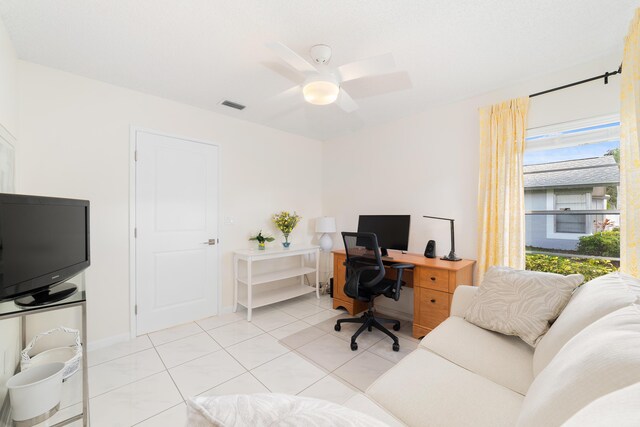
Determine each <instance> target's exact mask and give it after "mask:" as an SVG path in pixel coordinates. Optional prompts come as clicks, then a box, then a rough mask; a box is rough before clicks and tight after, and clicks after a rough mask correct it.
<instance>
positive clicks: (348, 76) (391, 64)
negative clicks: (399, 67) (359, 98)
mask: <svg viewBox="0 0 640 427" xmlns="http://www.w3.org/2000/svg"><path fill="white" fill-rule="evenodd" d="M395 68H396V62H395V61H394V60H393V55H392V54H390V53H385V54H384V55H380V56H374V57H372V58H367V59H363V60H361V61H355V62H351V63H349V64H344V65H341V66H339V67H338V74H339V75H340V81H343V82H347V81H349V80H355V79H359V78H361V77H366V76H375V75H379V74H386V73H390V72H392V71H394V70H395Z"/></svg>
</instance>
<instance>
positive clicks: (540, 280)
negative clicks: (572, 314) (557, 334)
mask: <svg viewBox="0 0 640 427" xmlns="http://www.w3.org/2000/svg"><path fill="white" fill-rule="evenodd" d="M583 280H584V277H583V276H582V275H581V274H572V275H569V276H563V275H560V274H554V273H541V272H538V271H527V270H515V269H513V268H509V267H491V268H490V269H489V270H488V271H487V272H486V273H485V275H484V279H483V281H482V283H481V284H480V288H479V289H478V292H477V293H476V295H475V297H474V298H473V300H472V301H471V304H470V305H469V307H468V308H467V310H466V312H465V314H464V318H465V320H466V321H468V322H470V323H473V324H474V325H477V326H480V327H481V328H484V329H489V330H490V331H496V332H500V333H502V334H505V335H516V336H518V337H520V338H521V339H522V340H523V341H524V342H526V343H527V344H529V345H530V346H532V347H535V346H536V344H537V343H538V341H539V340H540V338H542V336H543V335H544V334H545V332H547V330H548V329H549V322H551V321H553V320H554V319H556V318H557V317H558V315H559V314H560V312H561V311H562V309H563V308H564V307H565V306H566V305H567V303H568V302H569V299H570V298H571V294H572V293H573V291H574V290H575V288H576V287H577V286H578V285H579V284H580V283H582V281H583Z"/></svg>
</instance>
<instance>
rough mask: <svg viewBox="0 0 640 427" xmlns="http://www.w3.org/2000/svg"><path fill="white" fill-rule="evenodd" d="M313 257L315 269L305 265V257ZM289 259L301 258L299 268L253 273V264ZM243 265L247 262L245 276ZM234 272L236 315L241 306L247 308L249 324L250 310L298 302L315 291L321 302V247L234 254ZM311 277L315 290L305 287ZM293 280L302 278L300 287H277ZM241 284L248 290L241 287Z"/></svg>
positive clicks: (295, 247) (244, 251) (255, 250)
mask: <svg viewBox="0 0 640 427" xmlns="http://www.w3.org/2000/svg"><path fill="white" fill-rule="evenodd" d="M311 254H313V255H314V256H315V268H312V267H308V266H307V263H306V262H305V256H306V255H311ZM288 257H300V266H299V267H291V268H287V269H284V270H276V271H270V272H267V273H259V274H254V273H253V263H254V262H257V261H267V260H273V259H279V258H288ZM240 261H244V262H245V264H246V269H245V271H244V272H241V271H240ZM233 269H234V276H235V289H234V304H233V311H234V312H235V311H236V310H237V309H238V304H240V305H242V306H244V307H246V308H247V320H248V321H249V322H250V321H251V310H252V309H254V308H258V307H262V306H265V305H269V304H274V303H276V302H280V301H284V300H288V299H290V298H295V297H298V296H300V295H304V294H308V293H311V292H313V291H315V292H316V298H320V247H319V246H311V245H309V246H292V247H290V248H288V249H284V248H281V247H275V248H268V249H264V250H258V249H245V250H239V251H235V253H234V257H233ZM310 273H315V276H316V283H315V288H313V287H311V286H307V285H306V284H305V283H304V278H305V276H306V275H307V274H310ZM292 277H300V283H299V284H282V283H275V282H277V281H279V280H283V279H289V278H292ZM241 284H242V285H245V286H240V285H241Z"/></svg>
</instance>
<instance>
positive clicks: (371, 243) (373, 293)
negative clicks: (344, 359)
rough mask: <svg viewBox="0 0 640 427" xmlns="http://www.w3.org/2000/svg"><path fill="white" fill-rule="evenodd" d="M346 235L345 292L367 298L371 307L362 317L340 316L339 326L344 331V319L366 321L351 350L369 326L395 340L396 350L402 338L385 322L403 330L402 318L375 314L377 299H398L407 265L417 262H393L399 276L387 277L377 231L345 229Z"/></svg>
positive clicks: (411, 265) (397, 329)
mask: <svg viewBox="0 0 640 427" xmlns="http://www.w3.org/2000/svg"><path fill="white" fill-rule="evenodd" d="M342 239H343V240H344V248H345V250H346V254H347V260H346V262H345V266H346V267H347V268H346V280H345V285H344V293H345V294H346V295H347V296H349V297H351V298H354V299H357V300H359V301H364V302H367V303H368V304H369V309H368V310H367V311H366V312H365V313H364V314H363V315H362V317H359V318H350V319H339V320H338V321H337V323H336V326H335V330H336V331H340V329H341V324H342V323H362V326H360V328H359V329H358V330H357V331H356V333H355V334H353V336H352V337H351V350H353V351H355V350H357V349H358V344H357V343H356V339H357V338H358V336H360V334H361V333H362V332H364V330H365V329H367V330H368V331H369V332H371V331H372V330H373V328H376V329H378V330H379V331H382V332H383V333H385V334H386V335H388V336H389V337H390V338H391V339H392V340H393V346H392V348H393V351H399V350H400V343H399V342H398V337H396V336H395V335H394V334H393V333H392V332H391V331H389V330H388V329H387V328H385V327H384V326H383V325H382V324H383V323H391V324H393V330H394V331H399V330H400V322H399V321H398V320H394V319H385V318H382V317H377V316H375V315H374V312H373V301H374V299H375V298H376V297H378V296H380V295H384V296H385V297H387V298H393V299H394V300H395V301H398V299H399V298H400V288H401V287H402V285H404V282H403V281H402V273H403V271H404V269H406V268H413V264H392V265H391V268H394V269H396V270H397V278H396V279H395V280H392V279H387V278H385V270H384V264H383V262H382V256H381V254H380V248H379V246H378V238H377V237H376V235H375V234H374V233H348V232H343V233H342Z"/></svg>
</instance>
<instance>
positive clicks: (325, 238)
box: [316, 216, 336, 252]
mask: <svg viewBox="0 0 640 427" xmlns="http://www.w3.org/2000/svg"><path fill="white" fill-rule="evenodd" d="M335 232H336V219H335V218H334V217H332V216H323V217H320V218H318V219H316V233H323V234H322V236H321V237H320V249H322V250H323V251H325V252H328V251H330V250H331V248H333V240H331V236H330V235H329V233H335Z"/></svg>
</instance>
